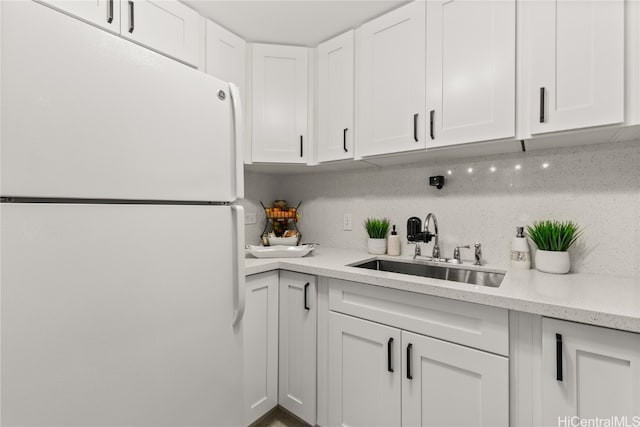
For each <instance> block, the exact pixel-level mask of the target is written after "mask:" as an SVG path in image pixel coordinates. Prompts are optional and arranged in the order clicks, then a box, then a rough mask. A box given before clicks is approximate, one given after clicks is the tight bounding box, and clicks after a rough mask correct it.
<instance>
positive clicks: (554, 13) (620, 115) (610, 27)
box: [525, 0, 625, 134]
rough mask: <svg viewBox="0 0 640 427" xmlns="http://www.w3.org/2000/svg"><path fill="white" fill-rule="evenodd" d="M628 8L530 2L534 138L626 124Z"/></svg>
mask: <svg viewBox="0 0 640 427" xmlns="http://www.w3.org/2000/svg"><path fill="white" fill-rule="evenodd" d="M624 3H625V2H624V1H623V0H606V1H604V0H580V1H575V0H555V1H538V2H528V3H527V5H526V7H527V12H526V14H525V19H526V20H527V22H526V28H527V35H526V37H527V38H528V41H529V45H528V46H527V48H526V49H527V50H528V51H529V53H530V55H531V59H530V63H529V67H530V69H531V77H530V85H529V87H528V91H529V92H528V96H529V100H530V101H529V106H530V126H531V133H532V134H536V133H544V132H554V131H562V130H568V129H578V128H585V127H590V126H602V125H608V124H614V123H621V122H623V121H624V102H625V93H624V92H625V89H624V84H625V75H624V73H625V51H624V49H625V39H624V31H625V15H624V14H625V4H624Z"/></svg>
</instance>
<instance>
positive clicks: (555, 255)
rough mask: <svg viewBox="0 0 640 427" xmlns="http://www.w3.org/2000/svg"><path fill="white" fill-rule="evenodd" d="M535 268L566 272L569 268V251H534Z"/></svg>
mask: <svg viewBox="0 0 640 427" xmlns="http://www.w3.org/2000/svg"><path fill="white" fill-rule="evenodd" d="M536 269H537V270H538V271H542V272H544V273H553V274H566V273H568V272H569V270H570V269H571V258H570V257H569V252H554V251H541V250H538V251H537V252H536Z"/></svg>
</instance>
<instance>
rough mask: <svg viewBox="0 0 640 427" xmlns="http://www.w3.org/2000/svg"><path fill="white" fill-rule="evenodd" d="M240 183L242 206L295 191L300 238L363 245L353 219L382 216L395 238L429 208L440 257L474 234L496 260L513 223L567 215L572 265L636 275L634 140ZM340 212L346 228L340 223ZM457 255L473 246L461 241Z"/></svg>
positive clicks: (638, 152)
mask: <svg viewBox="0 0 640 427" xmlns="http://www.w3.org/2000/svg"><path fill="white" fill-rule="evenodd" d="M432 175H444V176H445V178H446V185H445V187H444V188H443V189H441V190H438V189H436V188H435V187H430V186H429V185H428V182H429V176H432ZM246 188H247V191H246V192H247V198H248V199H249V200H248V201H247V204H248V205H249V206H255V204H256V203H257V200H259V199H262V200H264V201H272V200H274V199H276V198H284V199H286V200H289V201H292V202H293V201H295V202H296V203H297V202H298V201H300V200H302V201H303V203H302V206H301V209H300V213H301V216H302V218H301V220H300V223H299V228H300V230H301V232H302V233H303V236H304V240H305V241H314V242H319V243H320V244H321V245H325V246H330V247H340V248H351V249H361V250H366V233H365V231H364V228H363V227H362V222H363V221H364V219H365V218H366V217H369V216H375V217H383V216H386V217H388V218H390V219H391V221H392V223H393V224H396V225H397V228H398V232H399V233H398V234H399V235H400V236H401V238H402V240H403V242H404V241H406V239H405V236H406V221H407V219H408V218H409V217H411V216H417V217H419V218H421V219H422V220H423V221H424V218H425V216H426V215H427V213H428V212H433V213H434V214H435V215H436V216H437V219H438V225H439V232H440V247H441V251H442V254H443V255H444V256H446V257H451V255H452V252H453V249H454V247H455V246H457V245H465V244H473V243H474V242H476V241H479V242H481V243H482V248H483V257H484V260H485V261H486V262H487V263H489V264H492V265H496V266H503V267H506V266H508V262H509V257H508V254H509V249H510V243H511V238H512V237H513V236H514V235H515V228H516V226H517V225H527V224H531V223H532V222H533V221H535V220H540V219H559V220H574V221H576V222H578V223H579V224H580V225H581V226H582V228H584V235H583V237H582V238H581V239H580V241H579V242H578V244H576V246H575V247H574V248H572V250H571V256H572V264H573V266H572V271H578V272H584V273H596V274H598V273H602V274H614V275H623V276H635V277H638V276H640V141H635V142H629V143H607V144H599V145H592V146H581V147H572V148H565V149H554V150H540V151H529V152H526V153H519V154H505V155H496V156H491V157H477V158H472V159H464V160H449V161H440V162H437V163H436V162H426V163H416V164H409V165H401V166H389V167H375V166H372V167H370V168H365V169H358V170H353V171H340V172H321V173H308V174H299V175H295V176H293V175H265V174H258V173H250V172H247V173H246ZM257 206H259V204H258V205H257ZM345 213H350V214H352V215H353V231H344V230H343V216H344V214H345ZM263 221H264V215H261V216H259V217H258V224H257V226H255V227H253V228H254V229H256V231H255V232H254V231H253V230H251V233H253V234H251V233H250V230H249V226H248V227H247V233H248V234H247V241H248V242H250V243H254V242H257V241H258V235H259V232H260V230H257V229H258V228H260V229H261V227H262V224H263ZM254 234H255V235H254ZM432 245H433V243H429V244H423V254H430V252H431V248H432ZM531 245H532V249H534V248H535V245H533V244H532V243H531ZM402 251H403V253H408V252H412V251H413V245H408V244H403V247H402ZM462 258H463V260H465V259H467V260H471V259H472V258H473V252H472V251H471V250H465V249H463V250H462Z"/></svg>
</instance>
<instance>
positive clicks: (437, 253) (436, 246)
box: [424, 212, 440, 260]
mask: <svg viewBox="0 0 640 427" xmlns="http://www.w3.org/2000/svg"><path fill="white" fill-rule="evenodd" d="M431 218H433V233H431V232H429V223H430V222H431ZM424 232H425V234H426V235H427V239H428V240H427V241H429V240H431V238H432V237H435V240H434V242H433V252H432V253H431V257H432V258H433V259H434V260H438V259H439V258H440V245H439V243H438V220H437V219H436V216H435V214H434V213H432V212H429V213H428V214H427V217H426V218H425V219H424Z"/></svg>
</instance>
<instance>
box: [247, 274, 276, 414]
mask: <svg viewBox="0 0 640 427" xmlns="http://www.w3.org/2000/svg"><path fill="white" fill-rule="evenodd" d="M246 297H247V299H246V308H245V314H244V320H243V328H244V330H243V332H244V335H243V336H244V377H245V378H244V383H245V420H246V424H247V425H249V424H251V423H252V422H254V421H256V420H257V419H258V418H260V417H261V416H263V415H264V414H266V413H267V412H269V411H270V410H271V409H273V408H275V407H276V405H277V404H278V272H277V271H272V272H268V273H262V274H256V275H253V276H249V277H247V287H246Z"/></svg>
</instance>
